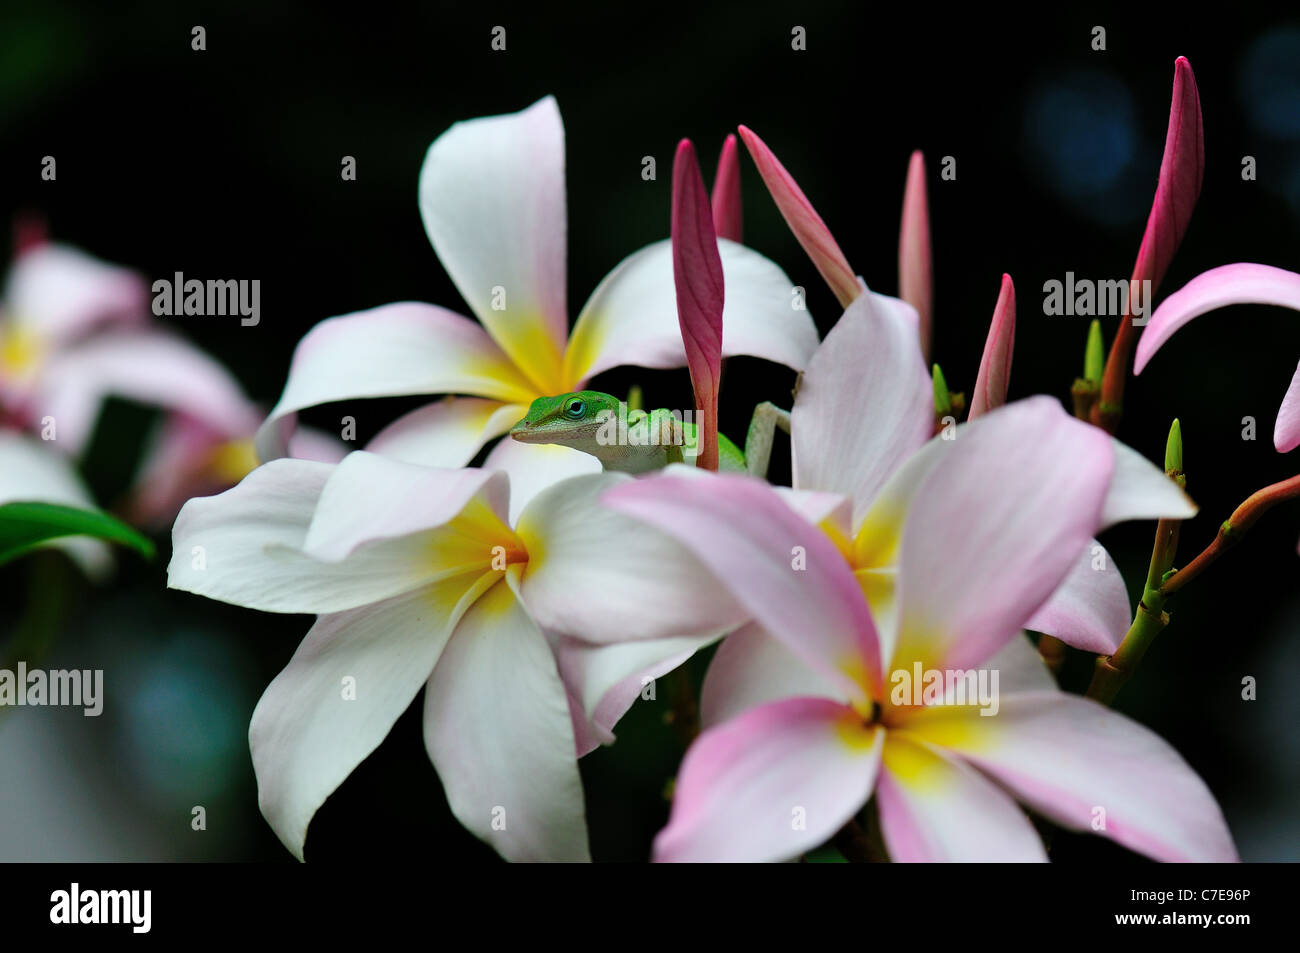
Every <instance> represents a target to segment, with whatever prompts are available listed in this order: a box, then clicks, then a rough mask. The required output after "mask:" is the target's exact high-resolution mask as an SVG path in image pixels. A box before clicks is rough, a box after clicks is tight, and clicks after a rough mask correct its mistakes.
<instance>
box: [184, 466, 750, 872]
mask: <svg viewBox="0 0 1300 953" xmlns="http://www.w3.org/2000/svg"><path fill="white" fill-rule="evenodd" d="M630 479H631V477H629V476H627V475H625V474H617V473H608V474H597V475H592V476H586V477H577V478H574V479H570V480H565V481H563V482H560V483H558V484H555V485H553V486H551V487H550V488H549V489H547V490H546V491H544V492H542V493H539V494H538V495H536V496H535V498H534V499H533V500H532V501H531V502H530V503H529V504H528V506H527V507H525V508H524V510H523V512H522V514H521V515H520V517H519V519H518V520H517V522H516V521H512V520H511V519H510V517H509V508H510V504H509V499H508V497H509V496H510V495H511V492H512V487H511V486H510V482H509V479H508V477H507V475H506V474H505V473H502V472H499V471H488V470H479V469H434V468H428V467H423V466H419V465H415V464H410V463H405V462H400V461H395V460H392V459H389V458H387V457H383V456H380V455H377V454H372V453H368V452H364V451H361V452H357V453H353V454H350V455H349V456H348V457H346V458H345V459H344V460H343V461H342V462H341V463H339V464H337V465H330V464H323V463H316V462H311V461H302V460H291V459H281V460H275V461H272V462H270V463H268V464H266V465H264V466H262V467H260V468H259V469H257V470H254V471H253V472H252V473H251V474H249V476H248V477H246V478H245V479H244V481H243V482H242V483H240V484H239V486H237V487H235V488H234V489H231V490H228V491H227V492H225V493H222V494H221V495H219V496H215V497H209V498H206V499H196V500H191V501H190V502H188V503H187V504H186V505H185V507H184V509H182V510H181V514H180V516H179V517H178V518H177V520H176V526H175V530H174V533H173V543H174V548H173V553H174V555H173V558H172V562H171V565H170V567H169V569H168V584H169V585H170V586H171V587H172V588H176V589H184V590H188V591H190V592H195V593H198V594H200V595H204V596H207V597H209V598H212V599H219V600H222V601H224V602H230V603H234V604H236V605H242V606H248V607H250V608H254V609H259V610H262V611H267V612H289V613H313V614H316V615H317V616H318V618H317V620H316V623H315V625H313V626H312V628H311V631H309V632H308V633H307V636H306V638H305V639H304V640H303V643H302V645H301V646H300V647H299V649H298V651H297V652H296V653H295V655H294V657H293V659H292V660H291V661H290V662H289V664H288V666H287V667H286V668H285V669H284V671H283V672H281V673H280V675H279V676H277V677H276V679H275V680H274V681H273V682H272V683H271V685H270V687H268V688H267V690H266V693H265V694H264V695H263V696H262V699H261V701H260V702H259V703H258V705H257V709H256V711H255V712H254V713H253V720H252V725H251V727H250V729H249V740H250V744H251V747H252V755H253V766H254V769H255V771H256V773H257V780H258V790H259V802H260V804H261V808H262V813H263V815H264V816H265V817H266V819H267V821H268V822H269V823H270V825H271V827H272V828H273V829H274V830H275V832H276V834H277V835H278V836H279V837H280V839H281V841H282V842H283V843H284V845H285V846H286V847H287V848H288V849H289V850H290V851H292V852H293V854H294V855H295V856H297V857H298V858H300V859H301V858H302V857H303V849H304V843H305V840H306V836H307V828H308V824H309V823H310V821H311V819H312V817H313V815H314V814H315V813H316V811H317V809H318V808H319V807H320V806H321V804H322V803H324V801H325V799H326V798H327V797H328V796H329V795H330V794H331V793H332V792H333V791H334V790H335V788H337V787H338V785H339V784H340V783H342V781H343V780H344V779H345V778H346V777H347V776H348V775H349V774H350V773H351V772H352V770H353V769H354V768H355V767H356V766H357V765H358V764H359V763H360V762H361V761H362V760H363V759H365V758H366V757H367V756H368V755H369V754H370V753H371V752H372V751H373V750H374V749H375V748H376V747H377V746H378V745H379V743H380V742H381V741H382V740H383V739H384V737H385V735H387V733H388V731H389V729H390V728H391V727H392V725H393V723H394V722H395V721H396V720H397V718H398V717H399V716H400V715H401V714H402V713H403V712H404V711H406V709H407V708H408V707H409V705H410V704H411V701H412V700H413V699H414V698H415V696H416V695H417V694H418V693H419V691H420V689H421V688H422V687H423V688H424V689H425V696H424V737H425V744H426V748H427V751H428V755H429V757H430V759H431V760H432V761H433V764H434V766H435V767H436V768H437V771H438V775H439V777H440V779H441V780H442V784H443V787H444V789H445V791H446V794H447V800H448V802H449V804H450V805H451V809H452V811H453V812H454V814H455V815H456V817H457V818H458V819H459V820H460V822H461V823H462V824H463V825H464V826H465V827H466V828H467V829H468V830H470V831H471V832H473V833H474V834H476V835H477V836H479V837H481V838H482V839H483V840H485V841H486V842H488V843H489V844H490V845H491V846H493V847H494V848H495V849H496V850H497V851H498V852H499V853H500V854H501V856H503V857H505V858H507V859H509V860H555V861H581V860H587V859H588V858H589V855H588V847H587V836H586V824H585V820H584V809H583V797H582V786H581V783H580V781H579V777H578V768H577V764H576V761H577V758H578V757H579V756H580V755H582V754H584V753H586V752H587V751H589V750H591V749H592V748H593V747H594V746H595V745H596V744H597V743H599V742H600V741H602V740H608V739H607V738H603V737H598V734H599V732H598V731H597V729H596V728H595V727H594V726H593V725H592V724H591V722H589V721H588V719H587V718H586V717H585V716H583V714H582V712H581V710H580V706H579V704H578V703H577V701H576V700H575V699H574V698H573V697H572V695H571V693H570V692H569V690H568V689H567V688H566V684H565V680H564V678H562V674H561V671H560V663H558V662H557V659H556V651H557V648H558V646H559V644H560V642H561V641H562V640H564V639H569V638H576V639H579V640H590V641H601V640H610V639H612V638H613V637H614V635H615V634H622V635H624V636H626V637H629V638H633V639H638V640H643V641H646V642H647V643H649V644H653V643H656V642H658V641H659V640H661V639H662V638H664V637H665V636H669V635H680V636H698V635H699V634H700V633H702V632H706V631H725V630H727V629H729V628H734V627H735V626H736V625H737V624H739V623H740V622H741V621H743V618H744V616H743V613H742V612H741V610H740V609H739V607H738V606H737V605H736V604H735V603H734V602H733V601H732V600H730V599H728V598H727V597H726V596H725V595H722V596H720V595H719V594H718V593H717V592H716V586H715V585H714V584H713V583H712V582H711V581H710V580H709V576H708V573H707V572H706V571H705V570H704V567H703V566H702V565H701V564H700V563H699V562H698V561H697V560H696V559H695V558H694V557H693V556H691V555H690V553H689V552H688V551H687V550H686V549H685V548H683V547H682V546H681V545H679V544H678V543H676V542H675V541H674V540H672V539H670V538H669V537H667V536H664V535H662V534H659V533H656V532H654V531H648V530H646V529H645V527H643V526H641V525H640V524H639V523H636V522H635V521H633V520H629V519H628V518H626V517H624V516H621V515H620V514H617V513H614V512H613V511H611V510H607V509H604V508H602V507H600V506H598V505H597V503H596V499H597V496H598V495H599V494H600V493H601V492H603V491H604V490H607V489H610V488H612V487H614V486H618V485H619V484H621V483H623V482H626V481H628V480H630ZM575 585H577V586H578V587H579V588H580V589H581V592H579V591H578V590H577V589H575ZM599 661H600V660H599V658H598V657H597V658H596V660H595V662H596V664H599ZM582 662H583V660H581V659H577V658H575V659H574V661H573V664H582ZM638 688H639V686H638ZM630 702H631V698H625V699H621V700H620V701H619V704H621V705H622V707H623V708H626V706H627V704H629V703H630ZM618 714H621V710H619V711H617V712H615V713H613V714H609V713H601V717H602V718H608V719H610V722H609V723H612V720H613V719H616V718H617V715H618Z"/></svg>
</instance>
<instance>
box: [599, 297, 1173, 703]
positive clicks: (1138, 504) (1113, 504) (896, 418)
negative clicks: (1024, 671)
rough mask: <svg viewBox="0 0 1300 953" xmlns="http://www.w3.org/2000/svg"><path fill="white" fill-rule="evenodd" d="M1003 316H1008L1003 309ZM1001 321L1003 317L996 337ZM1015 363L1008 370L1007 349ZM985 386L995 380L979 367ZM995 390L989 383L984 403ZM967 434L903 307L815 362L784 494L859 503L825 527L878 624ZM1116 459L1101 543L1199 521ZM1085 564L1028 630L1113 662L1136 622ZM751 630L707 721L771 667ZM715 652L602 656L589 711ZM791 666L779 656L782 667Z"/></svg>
mask: <svg viewBox="0 0 1300 953" xmlns="http://www.w3.org/2000/svg"><path fill="white" fill-rule="evenodd" d="M882 302H883V303H884V304H885V306H883V307H882V306H881V305H882ZM999 313H1003V314H1004V313H1005V309H1004V308H1003V307H1001V306H1000V307H999ZM1004 324H1005V322H1003V321H1001V320H999V319H998V318H996V317H995V320H994V328H995V331H996V330H997V329H998V328H999V327H1001V326H1004ZM991 337H992V338H994V339H996V338H997V337H998V335H997V334H994V335H991ZM1007 357H1008V361H1007V364H1006V366H1007V367H1009V353H1008V355H1007ZM986 358H987V352H986ZM985 366H987V361H986V365H982V368H983V367H985ZM980 379H981V382H984V381H987V380H990V379H991V378H990V377H989V376H987V375H986V374H985V373H984V372H983V370H982V372H981V375H980ZM1002 380H1003V384H1002V389H1001V393H1002V394H1003V395H1004V394H1005V377H1003V378H1002ZM994 388H995V385H988V386H985V385H984V384H983V383H982V384H981V387H980V388H977V393H987V392H989V391H991V390H993V389H994ZM997 403H998V404H1000V403H1001V400H998V401H997ZM990 405H992V401H991V402H990ZM966 426H968V425H961V426H959V427H949V428H945V429H944V432H943V433H941V434H940V435H939V436H938V437H936V438H934V439H931V435H932V433H933V430H934V408H933V388H932V384H931V380H930V377H929V375H928V374H926V371H925V365H924V362H923V360H922V358H921V351H920V346H919V343H918V339H917V334H916V316H915V313H914V312H913V311H912V309H911V308H910V307H909V306H908V305H906V304H905V303H903V302H901V301H898V300H897V299H893V298H887V297H886V296H884V295H875V294H863V295H861V296H859V297H858V298H857V299H855V300H854V301H853V302H852V303H851V304H850V305H849V307H848V309H847V310H846V311H845V312H844V314H843V316H842V317H841V318H840V320H839V322H838V323H837V324H836V325H835V327H834V328H833V329H832V330H831V332H830V333H829V334H828V335H827V336H826V340H825V341H824V342H822V345H821V347H819V348H818V349H817V352H816V353H815V354H814V355H813V357H812V359H811V360H810V361H809V362H808V369H807V370H806V371H805V372H804V375H803V380H802V383H801V384H800V388H799V393H798V395H797V397H796V398H795V402H794V408H793V410H792V411H791V423H790V443H791V452H792V457H793V459H792V461H791V463H792V467H791V469H792V472H793V481H792V482H793V489H787V490H782V491H781V495H782V498H783V499H785V500H786V501H787V503H789V504H790V505H791V506H793V507H795V508H796V509H797V510H799V511H800V512H801V513H803V514H804V515H805V516H807V517H808V518H810V519H811V520H812V521H813V522H814V523H823V522H826V521H827V520H828V519H829V517H830V515H831V514H832V513H834V512H835V511H836V509H837V507H838V505H839V504H840V503H841V502H843V503H844V505H847V506H848V507H849V510H850V514H849V517H848V519H847V523H846V524H845V525H844V526H836V525H835V524H834V523H833V522H827V523H826V528H827V529H828V531H829V532H832V534H835V535H838V536H842V537H844V538H843V540H841V542H842V545H843V546H844V547H845V548H846V552H847V553H849V555H850V559H851V562H852V565H853V567H854V572H855V574H856V577H857V578H858V580H859V582H860V584H861V586H862V590H863V593H864V595H865V596H866V597H867V599H868V602H869V603H870V606H871V609H872V612H873V614H875V616H876V618H877V620H878V621H879V620H881V619H888V618H890V617H892V615H893V613H894V604H895V599H896V592H895V589H896V582H897V577H898V570H899V565H898V558H899V550H898V545H897V543H898V540H897V533H896V529H897V519H898V516H899V513H900V512H901V511H900V510H899V509H898V507H899V505H900V497H899V494H900V493H903V492H904V491H905V490H906V488H907V487H909V486H911V485H912V484H914V483H915V481H916V479H917V474H918V472H920V470H921V469H923V468H926V467H929V466H933V465H935V463H936V462H937V461H938V460H940V459H942V455H943V453H944V451H945V450H947V449H948V448H950V447H952V446H954V445H955V444H956V443H957V442H959V441H960V439H961V437H960V435H961V434H962V433H963V432H964V429H965V427H966ZM1108 453H1109V455H1110V456H1111V457H1113V459H1114V461H1115V466H1114V478H1113V481H1112V488H1111V494H1110V497H1109V498H1108V503H1107V509H1106V513H1105V519H1104V520H1103V521H1102V522H1100V523H1099V524H1098V525H1097V526H1095V527H1094V533H1096V532H1100V530H1101V528H1102V527H1103V526H1105V525H1108V524H1110V523H1113V522H1117V521H1120V520H1125V519H1158V518H1160V517H1162V516H1169V517H1175V518H1187V517H1190V516H1191V515H1193V514H1194V513H1195V512H1196V508H1195V506H1194V505H1193V504H1192V502H1191V501H1190V500H1189V499H1188V498H1187V497H1186V495H1185V494H1184V493H1183V492H1182V491H1181V490H1180V489H1179V488H1178V487H1177V485H1176V484H1174V483H1173V482H1172V481H1170V480H1168V479H1167V478H1166V477H1165V475H1164V473H1163V472H1162V471H1161V470H1159V469H1157V468H1156V467H1154V466H1153V465H1152V464H1150V463H1149V462H1148V461H1146V460H1145V459H1144V458H1143V457H1142V456H1141V455H1139V454H1138V453H1136V452H1135V451H1133V450H1132V449H1130V448H1129V447H1126V446H1125V445H1123V444H1121V443H1119V442H1118V441H1112V442H1111V444H1110V450H1109V451H1108ZM849 541H852V542H849ZM1075 557H1076V558H1075V559H1074V562H1073V564H1072V568H1071V571H1070V572H1069V573H1068V574H1067V575H1066V577H1065V578H1064V580H1063V581H1062V583H1061V586H1060V588H1059V590H1058V591H1057V592H1056V593H1054V594H1053V595H1052V598H1051V599H1049V600H1047V601H1046V602H1045V603H1044V604H1043V605H1042V606H1041V607H1038V609H1037V611H1036V612H1035V613H1034V615H1033V616H1032V617H1031V618H1029V619H1027V620H1023V621H1026V627H1027V628H1029V629H1031V630H1033V631H1036V632H1042V633H1044V634H1048V635H1052V636H1055V637H1056V638H1059V639H1061V640H1062V641H1064V642H1066V643H1067V644H1069V645H1072V646H1074V647H1076V648H1079V649H1083V650H1086V651H1089V652H1094V653H1097V654H1100V655H1110V654H1111V653H1113V652H1114V651H1115V649H1116V648H1118V646H1119V644H1120V642H1121V641H1122V640H1123V638H1124V634H1125V633H1126V632H1127V631H1128V627H1129V623H1130V621H1131V619H1132V613H1131V607H1130V605H1129V601H1128V591H1127V588H1126V586H1125V584H1124V579H1123V577H1122V576H1121V575H1120V572H1119V570H1118V568H1117V567H1116V566H1115V564H1114V561H1113V560H1112V559H1111V558H1110V554H1109V553H1107V552H1106V550H1105V548H1104V547H1103V546H1102V545H1101V543H1099V542H1098V541H1097V540H1095V539H1089V540H1086V541H1085V543H1084V544H1082V545H1080V546H1079V548H1078V550H1077V551H1076V553H1075ZM753 628H755V629H758V630H759V631H757V632H746V633H745V637H744V638H730V639H728V640H727V641H726V642H725V643H724V645H723V646H722V648H721V649H719V652H718V655H717V656H716V657H715V661H714V663H713V665H712V666H711V668H710V672H709V678H708V679H706V682H705V690H704V697H703V702H702V715H703V717H704V719H705V721H706V722H709V721H710V720H715V719H716V718H717V717H720V716H721V714H723V713H724V709H726V706H725V705H724V704H723V703H722V702H720V701H719V700H718V698H717V697H716V695H717V693H716V692H715V691H714V686H715V685H717V684H722V683H724V682H725V681H726V680H727V678H728V677H729V676H727V675H725V674H724V673H725V671H726V669H727V667H728V665H730V664H731V662H730V661H729V660H732V659H734V662H735V665H736V666H737V667H740V668H744V667H745V666H746V665H748V664H749V663H748V658H749V656H750V655H754V656H758V657H764V656H765V655H766V654H767V653H768V651H769V649H770V648H771V645H770V643H771V641H772V640H771V639H770V637H768V636H766V635H765V634H764V633H763V632H762V631H761V627H757V626H755V627H753ZM704 644H706V640H703V639H697V640H694V641H692V640H682V639H672V640H669V641H666V642H664V643H662V644H661V645H659V646H658V647H657V648H656V647H655V646H651V645H641V644H633V643H630V642H624V643H621V644H619V645H616V646H604V647H602V648H601V649H600V650H599V651H601V652H602V653H603V656H602V658H601V659H600V660H599V664H597V663H596V662H594V661H593V662H591V663H590V665H589V666H588V667H579V666H576V665H575V667H574V679H575V682H574V684H575V686H576V690H577V691H578V692H579V694H580V695H581V697H582V698H583V699H584V703H585V705H586V706H587V710H588V711H595V710H596V708H597V707H598V706H599V707H601V708H602V710H605V711H609V710H611V709H612V710H619V705H620V704H622V701H621V700H622V699H625V698H627V696H628V693H629V691H631V688H632V687H633V686H634V685H635V684H636V683H637V682H638V680H639V679H640V678H643V677H650V675H651V674H652V671H662V669H663V666H665V665H667V664H668V663H669V662H670V661H672V660H677V661H680V660H681V659H682V658H683V653H686V654H687V655H689V651H690V650H692V649H696V650H698V649H699V648H701V647H702V646H703V645H704ZM578 648H581V647H578ZM586 651H588V652H594V651H596V650H586ZM784 662H785V659H784V657H782V659H781V661H780V663H778V667H779V665H780V664H784ZM638 666H640V668H638ZM620 713H621V711H620Z"/></svg>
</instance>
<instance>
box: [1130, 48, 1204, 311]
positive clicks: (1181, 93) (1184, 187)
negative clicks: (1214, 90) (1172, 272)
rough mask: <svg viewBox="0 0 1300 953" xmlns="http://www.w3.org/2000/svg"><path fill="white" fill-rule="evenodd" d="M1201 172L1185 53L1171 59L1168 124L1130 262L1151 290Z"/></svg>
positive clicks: (1185, 219)
mask: <svg viewBox="0 0 1300 953" xmlns="http://www.w3.org/2000/svg"><path fill="white" fill-rule="evenodd" d="M1204 174H1205V136H1204V133H1203V132H1202V128H1201V97H1200V93H1199V92H1198V91H1197V89H1196V77H1195V76H1193V75H1192V66H1191V64H1190V63H1188V62H1187V58H1186V57H1183V56H1180V57H1178V59H1177V60H1176V61H1175V62H1174V91H1173V97H1172V101H1171V102H1170V105H1169V128H1168V130H1167V132H1166V133H1165V152H1164V156H1163V157H1162V158H1161V160H1160V178H1159V180H1158V181H1157V183H1156V195H1155V199H1154V200H1153V201H1152V203H1151V214H1150V215H1149V216H1148V218H1147V227H1146V231H1145V232H1144V233H1143V235H1142V246H1141V247H1140V248H1139V249H1138V257H1137V262H1136V263H1135V264H1134V265H1133V278H1134V279H1135V280H1137V281H1142V280H1145V279H1150V281H1151V287H1152V289H1154V288H1156V287H1157V286H1158V285H1159V284H1160V281H1161V279H1162V278H1164V276H1165V270H1166V269H1167V268H1168V267H1169V262H1170V261H1172V260H1173V257H1174V252H1176V251H1177V250H1178V246H1179V244H1180V243H1181V242H1182V240H1183V235H1184V234H1185V233H1186V232H1187V225H1188V223H1189V222H1190V221H1191V218H1192V210H1193V209H1194V208H1196V200H1197V198H1199V197H1200V194H1201V180H1202V178H1203V177H1204Z"/></svg>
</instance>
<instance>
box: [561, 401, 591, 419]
mask: <svg viewBox="0 0 1300 953" xmlns="http://www.w3.org/2000/svg"><path fill="white" fill-rule="evenodd" d="M586 413H587V402H586V401H585V400H583V399H582V398H581V397H575V398H573V400H571V401H569V402H568V403H567V404H565V405H564V415H565V416H566V417H568V418H570V419H571V420H581V419H582V417H583V415H584V414H586Z"/></svg>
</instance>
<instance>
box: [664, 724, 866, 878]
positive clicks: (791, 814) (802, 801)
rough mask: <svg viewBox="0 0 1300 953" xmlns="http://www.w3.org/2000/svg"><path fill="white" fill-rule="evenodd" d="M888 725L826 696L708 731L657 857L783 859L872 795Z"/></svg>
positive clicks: (685, 771)
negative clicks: (868, 722) (868, 721)
mask: <svg viewBox="0 0 1300 953" xmlns="http://www.w3.org/2000/svg"><path fill="white" fill-rule="evenodd" d="M883 736H884V733H883V732H882V731H881V730H879V729H877V728H871V727H868V726H865V725H863V724H862V719H861V716H859V715H858V714H857V713H856V712H854V710H853V709H852V708H848V707H846V706H844V705H841V704H838V703H837V702H833V701H829V700H827V699H823V698H795V699H790V700H787V701H780V702H773V703H772V704H770V705H763V706H762V707H760V708H755V709H752V710H750V711H748V712H746V713H745V714H743V715H741V716H739V717H738V718H734V719H732V720H731V721H728V722H727V723H726V724H724V725H721V726H719V727H717V728H713V729H711V730H709V731H706V732H705V733H704V734H702V735H700V737H699V738H698V739H696V741H695V743H694V744H693V745H691V748H690V750H689V751H687V752H686V757H685V759H683V761H682V767H681V771H680V772H679V774H678V776H677V788H676V793H675V794H674V796H673V810H672V815H671V816H670V817H669V819H668V826H667V827H665V828H664V829H663V830H662V831H660V832H659V836H658V837H656V838H655V846H654V859H655V860H656V861H660V862H664V861H669V862H671V861H677V862H681V861H687V862H691V861H695V862H698V861H779V860H788V859H790V858H792V857H797V856H798V855H799V854H800V853H802V852H803V851H805V850H809V849H810V848H813V847H816V846H817V845H818V844H821V843H823V842H824V841H826V840H827V839H829V838H830V837H831V836H832V835H833V834H834V833H835V832H836V831H837V830H839V829H840V828H841V827H842V826H844V824H845V822H847V821H848V820H849V819H850V818H851V817H853V815H854V814H856V813H857V812H858V810H859V809H860V808H861V807H862V806H863V804H865V803H866V801H867V798H868V797H870V795H871V789H872V786H873V785H874V784H875V781H876V772H877V770H878V769H879V766H880V749H881V743H882V741H883Z"/></svg>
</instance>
